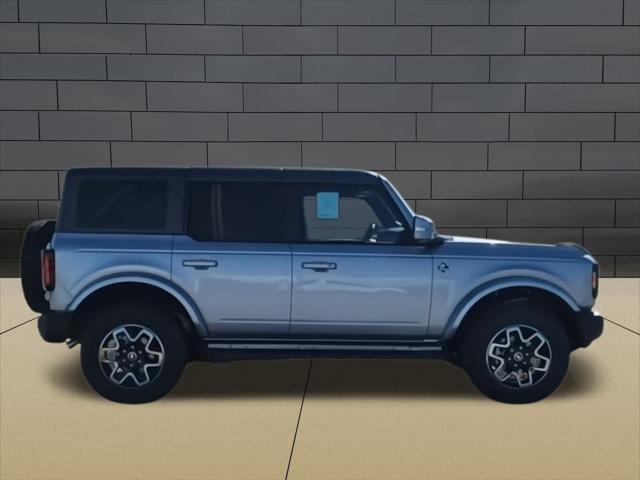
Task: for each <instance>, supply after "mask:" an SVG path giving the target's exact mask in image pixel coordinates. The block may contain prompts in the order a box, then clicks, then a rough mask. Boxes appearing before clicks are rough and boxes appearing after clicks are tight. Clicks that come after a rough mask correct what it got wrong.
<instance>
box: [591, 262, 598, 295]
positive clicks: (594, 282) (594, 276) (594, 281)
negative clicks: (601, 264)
mask: <svg viewBox="0 0 640 480" xmlns="http://www.w3.org/2000/svg"><path fill="white" fill-rule="evenodd" d="M599 276H600V275H599V272H598V264H597V263H594V264H593V270H592V271H591V294H592V295H593V298H596V297H597V296H598V281H599V278H598V277H599Z"/></svg>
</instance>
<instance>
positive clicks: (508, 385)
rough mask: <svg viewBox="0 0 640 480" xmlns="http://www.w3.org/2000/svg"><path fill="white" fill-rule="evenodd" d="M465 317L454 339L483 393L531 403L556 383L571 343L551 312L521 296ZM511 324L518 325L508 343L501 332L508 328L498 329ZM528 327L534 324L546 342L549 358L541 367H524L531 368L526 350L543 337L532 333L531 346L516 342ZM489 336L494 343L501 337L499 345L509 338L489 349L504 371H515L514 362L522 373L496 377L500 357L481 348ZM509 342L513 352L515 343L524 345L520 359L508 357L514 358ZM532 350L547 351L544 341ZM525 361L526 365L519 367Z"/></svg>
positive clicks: (529, 351)
mask: <svg viewBox="0 0 640 480" xmlns="http://www.w3.org/2000/svg"><path fill="white" fill-rule="evenodd" d="M469 321H470V322H471V323H470V324H468V325H466V326H465V329H464V332H463V337H462V339H461V342H460V344H459V354H460V357H461V363H462V367H463V368H464V369H465V370H466V372H467V374H468V375H469V377H470V378H471V381H472V382H473V383H474V385H475V386H476V387H477V388H478V390H480V391H481V392H482V393H484V394H485V395H486V396H488V397H490V398H492V399H494V400H497V401H499V402H505V403H531V402H536V401H538V400H541V399H543V398H545V397H547V396H548V395H550V394H551V393H553V392H554V391H555V390H556V389H557V388H558V386H560V384H561V383H562V380H563V379H564V377H565V374H566V373H567V369H568V367H569V353H570V352H571V349H570V343H569V339H568V337H567V333H566V331H565V329H564V328H563V326H562V323H561V319H559V318H557V316H556V315H554V314H553V313H552V312H550V311H549V310H547V309H545V308H543V307H541V306H539V305H535V304H531V303H527V302H507V303H503V304H500V305H497V306H495V307H491V308H489V309H487V310H485V311H483V312H482V313H480V314H479V315H478V316H477V317H475V318H471V319H469ZM511 326H521V327H520V330H516V331H512V332H513V333H514V335H513V337H514V338H515V340H514V343H513V344H511V341H509V340H507V337H506V335H509V334H510V331H506V330H504V329H506V328H508V327H511ZM532 329H535V330H537V331H538V332H539V333H540V334H541V335H542V336H543V337H544V338H545V339H546V340H547V342H548V348H549V349H550V356H549V358H550V359H551V360H550V365H549V368H548V370H547V371H546V373H545V372H540V371H534V370H529V368H532V367H531V362H532V360H531V358H532V357H534V356H536V355H535V354H534V352H532V350H534V349H536V348H537V347H538V346H539V345H540V344H543V342H542V340H540V339H539V337H533V340H532V341H530V342H529V344H530V345H531V346H529V347H528V346H527V344H526V343H525V344H522V343H521V341H520V338H522V337H523V336H522V335H520V334H519V332H523V333H524V337H525V338H531V337H529V335H530V334H532V333H533V330H532ZM501 335H502V336H501ZM494 340H495V341H497V342H498V343H499V342H500V341H504V342H505V345H506V342H507V341H508V342H509V347H506V348H497V349H492V350H491V353H493V354H496V353H497V354H501V355H502V356H503V360H504V361H505V364H506V365H507V369H506V371H510V372H515V371H516V369H518V368H519V370H517V371H520V372H525V373H526V375H524V376H520V380H518V375H517V373H512V374H511V376H510V377H509V378H508V379H506V380H505V381H501V380H500V379H499V378H498V377H497V374H496V375H494V371H492V369H493V370H495V371H496V372H499V370H500V360H497V359H495V357H489V356H488V354H487V352H488V348H489V345H490V344H491V343H492V341H494ZM518 345H519V346H518ZM511 346H513V347H514V348H515V350H516V353H518V349H519V348H520V347H523V348H524V350H523V352H522V353H521V354H520V356H518V357H517V358H518V359H519V358H521V357H525V358H524V360H522V362H521V363H518V364H516V363H509V362H515V361H516V358H515V357H514V354H513V353H510V352H512V351H513V350H512V349H510V347H511ZM494 348H495V347H494ZM538 352H540V353H544V356H547V354H546V352H547V350H546V347H544V345H543V347H541V350H539V351H538ZM523 353H524V355H523ZM534 361H535V362H539V363H538V365H540V366H544V365H545V362H544V361H542V360H540V359H539V358H537V359H536V360H534ZM527 362H528V363H527ZM525 364H526V367H524V368H522V365H525ZM496 365H497V368H496ZM514 365H517V366H515V367H514ZM500 375H501V376H502V375H503V374H502V373H500ZM503 380H504V379H503ZM521 381H522V383H524V384H526V383H527V382H531V383H532V384H531V385H525V386H520V385H519V384H520V383H521Z"/></svg>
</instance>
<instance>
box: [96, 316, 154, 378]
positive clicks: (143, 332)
mask: <svg viewBox="0 0 640 480" xmlns="http://www.w3.org/2000/svg"><path fill="white" fill-rule="evenodd" d="M164 357H165V354H164V345H162V342H161V341H160V338H159V337H158V335H156V334H155V333H154V332H153V331H151V330H150V329H148V328H147V327H143V326H141V325H135V324H126V325H120V326H118V327H116V328H114V329H113V330H111V331H110V332H109V333H107V334H106V335H105V336H104V338H103V339H102V341H101V342H100V348H99V350H98V362H99V363H100V368H101V369H102V372H103V373H104V374H105V375H106V376H107V378H108V379H109V380H111V381H112V382H113V383H115V384H116V385H119V386H121V387H141V386H144V385H147V384H148V383H151V382H152V381H153V380H155V379H156V378H157V377H158V375H159V374H160V371H161V370H162V366H163V365H164Z"/></svg>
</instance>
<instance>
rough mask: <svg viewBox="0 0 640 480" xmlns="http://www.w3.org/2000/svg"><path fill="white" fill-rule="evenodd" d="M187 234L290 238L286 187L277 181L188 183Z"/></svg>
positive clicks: (236, 238)
mask: <svg viewBox="0 0 640 480" xmlns="http://www.w3.org/2000/svg"><path fill="white" fill-rule="evenodd" d="M188 191H189V214H188V225H187V229H188V233H189V235H190V236H191V237H192V238H194V239H196V240H199V241H210V242H263V243H286V242H289V241H291V238H292V232H291V225H290V223H289V222H288V221H287V219H288V218H289V209H288V202H287V194H288V193H287V192H288V189H287V188H286V186H285V185H283V184H281V183H255V182H219V183H217V182H191V184H190V185H189V187H188Z"/></svg>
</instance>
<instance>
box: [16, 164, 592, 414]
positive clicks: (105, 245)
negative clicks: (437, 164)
mask: <svg viewBox="0 0 640 480" xmlns="http://www.w3.org/2000/svg"><path fill="white" fill-rule="evenodd" d="M22 283H23V289H24V293H25V297H26V299H27V301H28V303H29V305H30V306H31V308H33V309H34V310H36V311H39V312H41V313H42V316H41V317H40V319H39V322H38V327H39V329H40V333H41V335H42V337H43V338H44V339H45V340H46V341H49V342H63V341H65V340H66V341H67V344H68V345H69V346H73V345H75V344H77V343H80V344H81V345H82V354H81V358H82V369H83V371H84V374H85V376H86V378H87V380H88V381H89V383H90V384H91V385H92V386H93V388H94V389H95V390H96V391H97V392H98V393H100V394H101V395H103V396H105V397H107V398H109V399H111V400H115V401H118V402H127V403H141V402H148V401H152V400H155V399H157V398H159V397H161V396H163V395H164V394H166V393H167V392H168V391H169V390H170V389H171V388H172V387H173V386H174V385H175V383H176V382H177V381H178V379H179V377H180V375H181V372H182V370H183V368H184V366H185V364H186V362H188V361H190V360H193V359H197V360H202V359H206V360H212V361H228V360H232V359H248V358H283V357H319V356H330V357H340V356H363V357H365V356H366V357H369V356H392V357H414V358H416V357H417V358H434V357H435V358H445V359H448V360H450V361H452V362H454V363H456V364H458V365H461V366H462V367H463V368H464V369H465V370H466V371H467V372H468V374H469V376H470V378H471V380H472V381H473V383H474V384H475V385H476V386H477V387H478V388H479V389H480V390H481V391H482V392H484V393H485V394H486V395H488V396H489V397H491V398H494V399H496V400H500V401H504V402H511V403H525V402H532V401H536V400H539V399H541V398H544V397H546V396H547V395H549V394H550V393H552V392H553V391H554V390H555V389H556V388H557V387H558V386H559V385H560V383H561V382H562V379H563V377H564V375H565V373H566V371H567V368H568V364H569V354H570V352H571V351H572V350H574V349H576V348H578V347H585V346H587V345H589V343H591V341H592V340H594V339H595V338H597V337H598V336H600V334H601V333H602V328H603V320H602V317H600V316H599V315H597V314H596V313H594V312H592V311H591V307H592V306H593V304H594V301H595V298H596V295H597V289H598V264H597V262H596V261H595V260H594V259H593V257H591V255H589V253H588V252H587V251H585V250H584V249H583V248H581V247H580V246H577V245H568V244H563V245H535V244H517V243H510V242H502V241H496V240H486V239H474V238H462V237H449V236H443V235H439V234H437V233H436V231H435V228H434V224H433V222H432V221H431V220H429V219H428V218H426V217H422V216H419V215H415V214H414V212H413V211H412V210H411V208H410V207H409V206H408V205H407V203H406V202H405V201H404V200H403V199H402V197H401V196H400V194H399V193H398V192H397V190H396V189H395V188H394V187H393V186H392V185H391V183H389V181H388V180H387V179H385V178H384V177H383V176H381V175H378V174H376V173H372V172H364V171H356V170H304V169H77V170H71V171H69V172H68V174H67V176H66V182H65V188H64V195H63V200H62V204H61V208H60V215H59V218H58V220H57V221H56V222H54V221H44V222H38V223H34V224H32V225H31V226H30V227H29V229H28V231H27V234H26V236H25V239H24V244H23V251H22ZM424 381H429V379H424Z"/></svg>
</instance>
